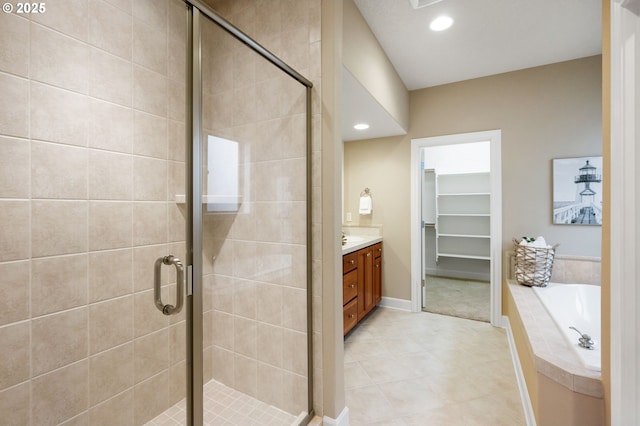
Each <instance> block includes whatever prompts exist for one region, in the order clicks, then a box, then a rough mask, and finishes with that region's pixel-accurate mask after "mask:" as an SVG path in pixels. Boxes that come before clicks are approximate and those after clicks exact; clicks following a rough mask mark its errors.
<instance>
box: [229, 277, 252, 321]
mask: <svg viewBox="0 0 640 426" xmlns="http://www.w3.org/2000/svg"><path fill="white" fill-rule="evenodd" d="M257 309H258V291H257V286H256V283H255V282H253V281H249V280H240V279H238V280H236V281H235V285H234V286H233V313H234V314H235V315H238V316H241V317H245V318H250V319H256V315H257Z"/></svg>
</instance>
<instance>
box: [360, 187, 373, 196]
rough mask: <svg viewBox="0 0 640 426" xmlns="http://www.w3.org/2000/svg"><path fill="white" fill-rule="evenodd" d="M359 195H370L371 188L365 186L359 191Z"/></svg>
mask: <svg viewBox="0 0 640 426" xmlns="http://www.w3.org/2000/svg"><path fill="white" fill-rule="evenodd" d="M360 196H361V197H371V190H370V189H369V188H365V189H364V191H362V192H361V193H360Z"/></svg>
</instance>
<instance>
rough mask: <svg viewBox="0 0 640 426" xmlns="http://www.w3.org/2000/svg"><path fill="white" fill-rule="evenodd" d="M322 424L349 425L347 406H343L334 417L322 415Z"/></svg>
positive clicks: (333, 425)
mask: <svg viewBox="0 0 640 426" xmlns="http://www.w3.org/2000/svg"><path fill="white" fill-rule="evenodd" d="M322 424H323V425H327V426H349V407H344V408H343V409H342V412H341V413H340V415H339V416H338V418H336V419H332V418H331V417H328V416H324V417H323V418H322Z"/></svg>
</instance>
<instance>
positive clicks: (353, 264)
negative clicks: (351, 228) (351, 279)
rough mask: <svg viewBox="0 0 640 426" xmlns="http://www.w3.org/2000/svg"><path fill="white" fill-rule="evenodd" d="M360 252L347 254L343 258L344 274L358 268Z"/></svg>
mask: <svg viewBox="0 0 640 426" xmlns="http://www.w3.org/2000/svg"><path fill="white" fill-rule="evenodd" d="M357 253H358V252H353V253H349V254H345V255H344V256H342V273H343V274H346V273H347V272H349V271H353V270H354V269H356V268H357V267H358V254H357Z"/></svg>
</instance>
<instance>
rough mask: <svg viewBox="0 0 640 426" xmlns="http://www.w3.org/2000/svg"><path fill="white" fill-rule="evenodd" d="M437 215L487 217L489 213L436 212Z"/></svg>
mask: <svg viewBox="0 0 640 426" xmlns="http://www.w3.org/2000/svg"><path fill="white" fill-rule="evenodd" d="M438 216H448V217H489V216H491V215H490V214H489V213H438Z"/></svg>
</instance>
